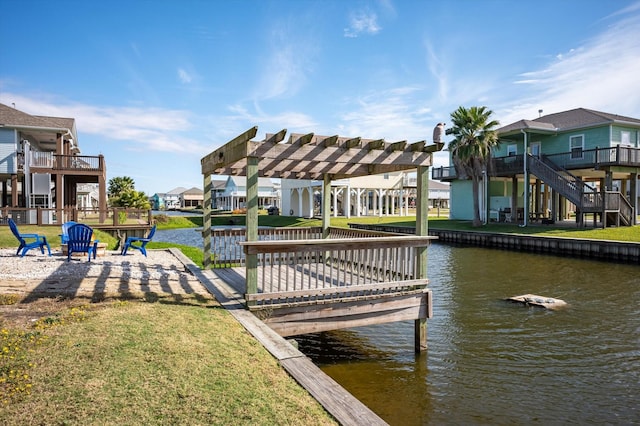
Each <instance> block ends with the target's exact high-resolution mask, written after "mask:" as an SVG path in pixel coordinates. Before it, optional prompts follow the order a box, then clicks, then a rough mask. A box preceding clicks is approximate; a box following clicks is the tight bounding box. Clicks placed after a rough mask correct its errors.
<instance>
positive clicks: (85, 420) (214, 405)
mask: <svg viewBox="0 0 640 426" xmlns="http://www.w3.org/2000/svg"><path fill="white" fill-rule="evenodd" d="M48 303H52V302H48ZM24 308H26V309H29V307H28V306H26V307H24ZM3 322H4V324H1V325H2V327H1V328H2V336H4V337H6V339H4V340H3V341H2V344H3V347H4V348H8V349H7V350H8V351H10V355H11V356H12V358H13V359H9V356H8V355H7V356H4V357H2V356H0V423H2V424H5V425H25V424H68V425H79V424H103V425H115V424H127V425H148V424H216V425H231V424H262V425H272V424H298V425H307V424H331V423H333V421H332V419H331V418H330V417H329V416H328V415H327V414H326V413H325V412H324V410H323V409H322V407H321V406H320V405H319V404H318V403H317V402H316V401H315V400H314V399H313V398H312V397H311V396H310V395H309V394H308V393H307V392H306V391H304V390H303V389H302V388H300V386H298V385H297V384H296V383H295V381H294V380H293V379H292V378H290V377H289V376H288V375H287V374H286V372H284V370H282V369H281V368H280V367H279V366H278V364H277V362H276V361H275V359H274V358H273V357H272V356H271V355H270V354H269V353H268V352H267V351H266V350H265V349H264V348H263V347H262V346H260V345H259V344H258V343H257V342H256V341H255V339H253V338H252V337H251V336H250V335H249V334H248V333H247V332H246V331H245V330H244V329H243V328H242V327H241V326H240V325H239V324H238V323H237V322H236V321H235V320H234V319H233V317H231V315H229V314H228V313H227V312H226V311H225V310H224V309H223V308H221V307H220V306H219V305H218V304H217V303H216V302H215V300H213V299H211V298H205V297H202V296H198V297H192V298H184V299H182V300H176V299H174V298H171V299H170V300H162V299H160V300H157V301H155V302H153V303H150V302H145V301H144V299H141V300H138V301H133V300H132V301H111V302H103V303H101V304H92V305H84V306H83V305H80V306H74V307H72V308H71V307H68V308H66V309H65V310H62V311H59V313H57V314H55V315H50V316H47V317H44V318H42V319H41V320H39V321H38V322H37V323H35V325H32V326H30V327H28V328H27V329H26V330H20V329H19V328H15V327H14V328H9V327H7V322H6V321H3ZM9 342H12V343H9ZM19 347H21V348H19ZM0 349H2V348H0ZM10 371H11V373H9V372H10ZM5 373H6V374H5Z"/></svg>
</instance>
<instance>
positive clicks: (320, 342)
mask: <svg viewBox="0 0 640 426" xmlns="http://www.w3.org/2000/svg"><path fill="white" fill-rule="evenodd" d="M164 232H172V233H174V235H172V236H170V238H171V239H169V240H167V241H175V242H181V243H183V244H189V245H196V246H201V245H202V240H199V241H198V242H197V243H195V244H191V243H190V242H186V241H185V242H183V241H177V240H176V238H178V237H177V236H176V234H177V233H183V234H184V235H185V237H186V236H188V235H189V233H193V234H196V236H197V237H198V238H200V233H199V232H194V231H193V230H189V231H185V230H180V231H164ZM158 234H162V232H158ZM160 240H161V239H159V241H160ZM194 241H195V240H194ZM428 264H429V266H428V268H429V269H428V276H429V279H430V288H431V290H432V291H433V295H434V318H433V319H431V320H429V321H428V345H429V348H428V350H427V351H426V352H424V353H422V354H420V355H416V354H415V353H414V347H413V321H408V322H398V323H391V324H384V325H377V326H371V327H361V328H354V329H349V330H341V331H333V332H326V333H319V334H314V335H305V336H299V337H298V338H297V339H296V340H298V343H299V347H300V350H301V351H302V352H303V353H305V354H306V355H308V356H309V357H310V358H311V359H312V360H313V361H314V362H315V363H316V364H317V365H319V366H320V368H321V369H322V370H323V371H324V372H326V373H327V374H328V375H329V376H331V377H332V378H334V379H335V380H336V381H337V382H338V383H340V384H341V385H342V386H343V387H345V388H346V389H347V390H348V391H349V392H351V393H352V394H353V395H354V396H355V397H356V398H358V399H359V400H361V401H362V402H363V403H364V404H366V405H367V406H369V407H370V408H371V409H372V410H373V411H375V412H376V413H377V414H378V415H379V416H380V417H382V418H383V419H384V420H385V421H387V422H388V423H390V424H392V425H431V424H433V425H441V424H455V425H458V424H487V425H488V424H490V425H500V424H515V425H518V424H522V425H528V424H532V423H537V424H581V425H582V424H640V267H639V266H636V265H629V264H615V263H605V262H599V261H591V260H582V259H574V258H570V257H555V256H548V255H537V254H528V253H517V252H510V251H502V250H492V249H482V248H475V247H459V246H451V245H445V244H439V243H435V244H433V245H432V246H431V247H429V263H428ZM526 293H533V294H538V295H542V296H550V297H557V298H561V299H563V300H565V301H566V302H567V303H569V307H568V308H566V309H563V310H558V311H548V310H545V309H542V308H530V307H525V306H521V305H518V304H512V303H509V302H506V301H504V298H506V297H509V296H515V295H520V294H526Z"/></svg>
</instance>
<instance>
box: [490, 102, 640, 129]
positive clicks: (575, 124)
mask: <svg viewBox="0 0 640 426" xmlns="http://www.w3.org/2000/svg"><path fill="white" fill-rule="evenodd" d="M613 123H620V124H626V125H632V126H640V119H637V118H632V117H625V116H623V115H618V114H609V113H607V112H601V111H595V110H591V109H586V108H576V109H572V110H569V111H563V112H558V113H555V114H549V115H545V116H542V117H539V118H536V119H535V120H520V121H516V122H515V123H512V124H509V125H507V126H504V127H501V128H499V129H498V133H499V134H500V135H504V134H507V133H513V132H516V131H520V130H527V129H534V130H539V131H553V132H561V131H565V130H571V129H577V128H582V127H592V126H598V125H606V124H613Z"/></svg>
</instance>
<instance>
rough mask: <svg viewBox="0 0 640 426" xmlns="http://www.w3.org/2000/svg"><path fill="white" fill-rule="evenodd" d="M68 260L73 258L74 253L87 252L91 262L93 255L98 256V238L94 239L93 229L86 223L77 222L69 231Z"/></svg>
mask: <svg viewBox="0 0 640 426" xmlns="http://www.w3.org/2000/svg"><path fill="white" fill-rule="evenodd" d="M67 236H68V237H69V239H68V240H67V262H68V261H70V260H71V254H72V253H87V256H88V259H89V262H91V255H93V258H94V259H95V258H96V251H97V250H96V248H97V246H98V242H99V241H98V240H94V239H93V238H92V237H93V229H91V227H89V226H87V225H85V224H84V223H76V224H75V225H73V226H71V227H70V228H69V230H68V231H67Z"/></svg>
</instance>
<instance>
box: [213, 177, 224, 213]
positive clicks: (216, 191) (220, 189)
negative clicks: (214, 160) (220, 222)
mask: <svg viewBox="0 0 640 426" xmlns="http://www.w3.org/2000/svg"><path fill="white" fill-rule="evenodd" d="M211 185H212V186H213V189H212V190H211V209H212V210H219V209H220V207H219V206H218V200H219V199H220V198H219V197H220V195H221V194H223V193H224V189H225V186H226V185H227V180H226V179H224V180H212V181H211Z"/></svg>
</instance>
